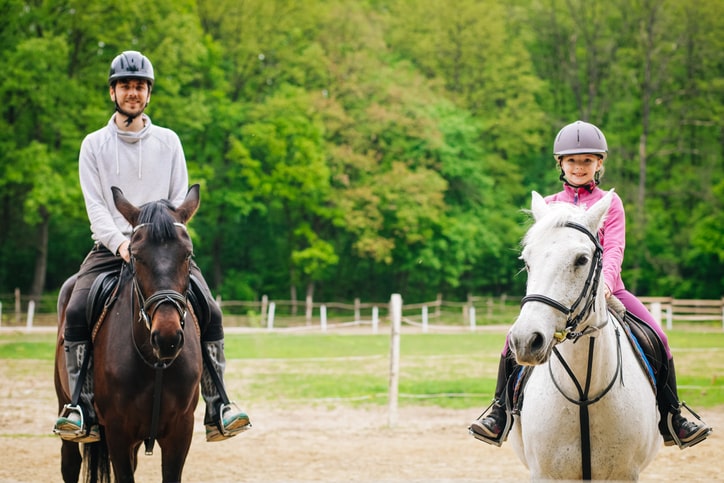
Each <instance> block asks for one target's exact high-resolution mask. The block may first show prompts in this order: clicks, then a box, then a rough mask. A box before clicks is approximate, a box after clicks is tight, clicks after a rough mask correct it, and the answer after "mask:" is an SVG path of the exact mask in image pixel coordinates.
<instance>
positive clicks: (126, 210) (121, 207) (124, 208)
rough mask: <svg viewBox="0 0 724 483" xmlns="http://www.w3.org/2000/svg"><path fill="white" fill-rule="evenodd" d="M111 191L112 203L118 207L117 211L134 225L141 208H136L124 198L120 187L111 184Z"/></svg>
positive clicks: (136, 222)
mask: <svg viewBox="0 0 724 483" xmlns="http://www.w3.org/2000/svg"><path fill="white" fill-rule="evenodd" d="M111 192H112V193H113V203H114V204H115V205H116V208H118V211H119V212H120V213H121V214H122V215H123V218H125V219H126V220H127V221H128V223H130V224H131V226H136V225H137V224H138V215H139V214H140V213H141V210H139V209H138V208H136V207H135V206H134V205H133V204H131V202H130V201H128V200H127V199H126V197H125V196H123V191H121V189H120V188H118V187H116V186H111Z"/></svg>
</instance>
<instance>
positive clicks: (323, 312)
mask: <svg viewBox="0 0 724 483" xmlns="http://www.w3.org/2000/svg"><path fill="white" fill-rule="evenodd" d="M319 319H320V321H319V324H320V325H321V327H322V332H327V306H326V305H321V306H320V307H319Z"/></svg>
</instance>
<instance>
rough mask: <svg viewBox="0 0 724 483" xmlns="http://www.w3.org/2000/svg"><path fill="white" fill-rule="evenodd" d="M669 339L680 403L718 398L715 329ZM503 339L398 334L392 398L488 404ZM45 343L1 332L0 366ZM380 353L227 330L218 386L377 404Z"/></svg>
mask: <svg viewBox="0 0 724 483" xmlns="http://www.w3.org/2000/svg"><path fill="white" fill-rule="evenodd" d="M668 337H669V342H670V345H671V347H672V348H673V351H674V356H675V360H676V369H677V376H678V382H679V387H680V390H679V393H680V397H681V399H682V400H684V401H686V402H687V403H688V404H689V405H690V406H692V407H693V408H695V409H700V408H704V407H711V406H715V405H721V404H724V357H723V356H724V349H722V348H724V332H717V331H708V332H705V333H702V332H694V331H672V332H670V333H668ZM504 338H505V335H504V334H503V333H502V332H501V333H489V332H485V333H483V332H476V333H462V334H443V335H440V334H403V335H402V338H401V345H400V348H401V362H400V386H399V392H400V404H403V405H406V404H408V405H423V404H425V405H436V406H440V407H446V408H482V407H483V406H485V405H487V403H488V402H489V401H490V399H491V398H492V395H493V391H494V387H495V378H496V375H497V366H498V358H499V354H500V349H501V348H502V345H503V342H504ZM54 344H55V335H54V334H22V333H15V334H5V335H0V364H2V363H3V362H2V360H23V359H28V360H31V359H32V360H39V361H48V362H50V361H52V360H53V354H54ZM389 351H390V338H389V335H388V334H381V335H339V334H303V335H300V334H279V333H273V334H269V333H254V334H228V335H227V337H226V355H227V358H228V359H229V360H230V361H229V362H230V363H229V369H228V370H227V375H226V378H227V384H229V385H230V386H231V392H232V393H234V394H243V398H244V400H247V401H252V402H258V403H262V404H266V403H270V404H275V405H276V404H280V403H284V404H289V405H294V404H307V403H309V404H324V403H325V402H326V401H335V402H340V401H342V402H344V403H345V404H350V405H359V404H386V402H387V391H388V384H389V376H388V372H389ZM46 365H47V364H46ZM51 370H52V369H51Z"/></svg>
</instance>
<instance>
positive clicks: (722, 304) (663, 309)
mask: <svg viewBox="0 0 724 483" xmlns="http://www.w3.org/2000/svg"><path fill="white" fill-rule="evenodd" d="M639 300H641V302H643V303H644V304H646V305H648V308H649V311H650V312H651V315H653V316H654V318H655V319H656V321H657V322H659V324H660V325H661V326H662V327H663V325H664V322H666V329H667V330H671V329H672V327H673V322H674V321H675V320H678V321H688V322H713V321H721V324H722V330H724V297H722V298H720V299H718V300H717V299H703V300H693V299H675V298H672V297H639Z"/></svg>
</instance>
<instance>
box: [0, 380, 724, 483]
mask: <svg viewBox="0 0 724 483" xmlns="http://www.w3.org/2000/svg"><path fill="white" fill-rule="evenodd" d="M16 396H20V394H16ZM32 401H33V399H32V398H27V399H25V400H24V402H23V403H20V402H19V401H17V400H13V401H12V402H9V404H8V405H6V406H5V407H4V408H3V409H2V412H1V414H0V422H2V426H1V427H2V430H1V431H0V451H2V454H3V455H5V456H4V458H3V460H4V464H2V465H0V481H1V482H4V483H5V482H54V481H61V478H60V470H59V448H60V442H59V440H58V439H57V438H56V437H55V436H53V435H52V434H50V431H49V430H50V428H51V427H52V422H53V417H52V416H53V413H54V407H53V406H52V403H51V404H50V405H49V406H48V405H47V404H46V405H44V406H43V407H37V406H35V405H33V404H32ZM248 410H249V414H250V415H251V416H252V421H253V423H254V428H253V429H252V430H250V431H248V432H247V433H245V434H242V435H240V436H238V437H236V438H234V439H232V440H228V441H225V442H221V443H206V442H205V441H204V433H203V427H202V425H201V424H200V423H199V421H200V420H201V419H202V413H201V412H200V410H197V418H196V420H197V423H196V428H195V432H194V441H193V443H192V446H191V450H190V453H189V457H188V460H187V464H186V467H185V470H184V480H185V481H193V482H237V481H259V482H261V481H269V482H286V481H328V482H340V481H370V482H372V481H390V482H391V481H419V482H422V481H456V482H458V481H525V480H527V478H528V475H527V472H526V470H525V468H524V467H523V466H522V464H521V463H520V462H519V461H518V459H517V457H516V456H515V454H514V453H513V451H512V449H511V447H510V445H507V444H506V445H504V446H503V447H501V448H497V447H493V446H489V445H486V444H484V443H481V442H479V441H477V440H475V439H473V438H472V437H471V436H469V435H468V434H467V431H466V427H467V424H468V422H469V420H470V419H471V416H472V417H474V416H475V415H474V414H471V412H470V411H457V410H439V409H435V408H427V407H425V408H422V407H415V408H401V409H400V411H399V415H398V424H397V425H396V427H394V428H390V427H389V426H388V419H387V413H386V408H375V409H367V410H365V409H350V408H340V407H337V408H334V407H333V408H329V409H327V408H321V407H320V408H306V409H294V410H288V411H282V410H278V409H274V408H248ZM39 416H40V417H39ZM705 418H706V419H707V422H708V423H709V424H711V425H713V426H714V427H715V428H716V429H719V428H722V427H724V408H717V410H715V411H713V410H707V411H705ZM722 456H724V438H723V437H722V433H721V431H719V432H717V431H716V430H715V432H714V433H713V434H712V436H711V437H710V439H709V440H707V441H706V442H704V443H702V444H700V445H698V446H696V447H694V448H689V449H686V450H683V451H682V450H679V449H678V448H671V447H668V448H665V447H663V446H662V449H661V451H660V453H659V455H658V457H657V459H656V460H655V461H654V462H653V464H651V465H650V466H649V468H647V470H646V471H645V472H644V473H643V475H642V477H641V481H645V482H659V481H724V479H723V478H724V477H723V476H722V473H723V470H724V463H723V462H722ZM137 481H140V482H148V481H161V477H160V449H159V448H158V446H156V450H155V452H154V454H153V455H152V456H145V455H143V454H141V455H140V456H139V468H138V471H137Z"/></svg>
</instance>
